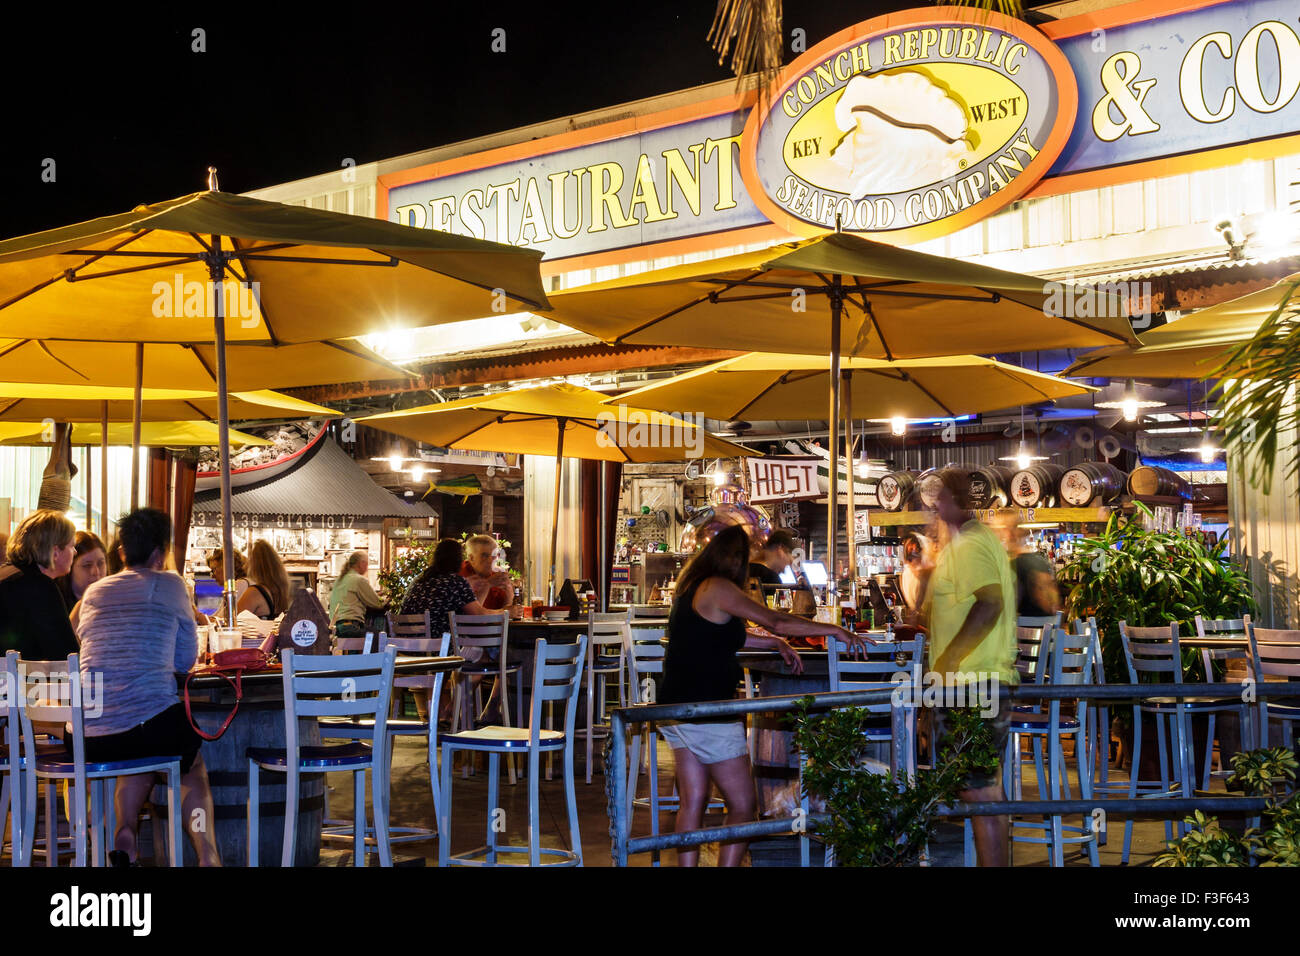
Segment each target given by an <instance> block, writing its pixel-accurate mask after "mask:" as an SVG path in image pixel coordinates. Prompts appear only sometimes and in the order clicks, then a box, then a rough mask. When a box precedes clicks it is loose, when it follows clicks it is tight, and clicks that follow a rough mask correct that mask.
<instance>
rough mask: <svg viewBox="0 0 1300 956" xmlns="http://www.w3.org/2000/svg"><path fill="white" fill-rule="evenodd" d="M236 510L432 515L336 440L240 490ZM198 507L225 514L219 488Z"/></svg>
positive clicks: (201, 496) (199, 497)
mask: <svg viewBox="0 0 1300 956" xmlns="http://www.w3.org/2000/svg"><path fill="white" fill-rule="evenodd" d="M231 504H232V509H233V510H232V513H233V514H286V515H291V514H310V515H356V516H357V517H365V518H429V517H433V516H434V515H435V514H436V512H435V511H434V510H433V508H431V507H430V506H429V505H428V504H426V503H425V502H423V501H420V502H415V503H410V504H408V503H407V502H405V501H403V500H402V499H400V498H398V497H397V496H395V495H393V494H391V493H390V492H388V491H386V490H384V489H383V488H381V487H380V486H379V485H377V484H375V482H374V481H373V480H372V479H371V478H370V476H369V475H367V474H366V473H365V472H364V471H363V470H362V469H361V466H360V465H358V464H357V463H356V462H355V461H353V460H352V458H351V457H350V456H349V455H348V453H347V452H345V451H344V450H343V449H342V448H340V447H339V446H338V444H336V443H335V442H334V440H333V439H329V438H327V439H325V440H324V441H322V442H320V443H319V445H318V446H317V447H316V449H315V451H314V453H313V454H311V455H310V456H309V457H307V458H305V460H304V461H303V462H302V463H301V464H299V465H298V466H297V467H295V468H294V469H293V470H291V471H287V472H284V473H283V474H281V475H279V476H278V477H276V478H272V479H270V480H268V481H263V482H259V483H257V484H254V485H247V486H245V487H243V488H236V489H234V491H233V493H232V495H231ZM194 511H195V512H196V513H202V514H220V513H221V498H220V495H219V493H218V492H217V490H216V489H213V490H211V491H203V492H199V493H198V494H196V495H195V496H194Z"/></svg>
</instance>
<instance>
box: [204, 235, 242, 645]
mask: <svg viewBox="0 0 1300 956" xmlns="http://www.w3.org/2000/svg"><path fill="white" fill-rule="evenodd" d="M224 271H225V268H224V265H223V262H222V258H221V237H220V236H217V235H214V236H213V237H212V252H211V253H210V254H209V256H208V272H209V275H210V276H211V279H212V290H213V294H212V303H213V316H214V322H215V323H216V325H215V329H214V331H215V338H216V353H217V428H218V430H219V434H218V435H217V442H218V445H219V449H220V458H221V550H222V562H221V569H222V575H223V576H224V577H225V579H226V580H225V582H224V584H225V589H226V626H227V627H234V626H235V582H234V580H233V575H234V573H235V549H234V546H233V538H234V535H233V533H232V529H231V520H230V408H229V405H228V403H227V393H226V322H225V316H224V315H222V310H223V307H224V305H225V302H224V296H223V295H222V292H223V289H222V283H221V280H222V274H223V273H224Z"/></svg>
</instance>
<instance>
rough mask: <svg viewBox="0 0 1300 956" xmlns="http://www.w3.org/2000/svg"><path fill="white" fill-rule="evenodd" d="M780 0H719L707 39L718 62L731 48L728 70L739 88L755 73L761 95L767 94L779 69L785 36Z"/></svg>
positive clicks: (722, 59)
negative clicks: (733, 75)
mask: <svg viewBox="0 0 1300 956" xmlns="http://www.w3.org/2000/svg"><path fill="white" fill-rule="evenodd" d="M781 7H782V0H718V9H717V12H716V13H715V14H714V15H713V25H712V26H711V27H709V35H708V37H707V38H706V39H708V41H709V42H710V43H712V44H713V49H715V50H716V51H717V52H718V63H722V62H724V61H725V60H726V58H727V52H728V50H730V51H731V72H732V73H734V74H736V86H737V88H738V89H739V88H740V87H741V86H742V85H743V84H744V82H745V78H746V77H747V76H748V75H749V74H751V73H755V74H757V77H756V79H757V82H758V88H759V91H760V96H762V95H767V91H769V90H770V89H771V87H772V84H773V82H774V81H775V80H776V78H777V74H779V73H780V72H781V52H782V47H783V45H784V41H785V35H784V34H783V32H782V29H781V17H782V9H781Z"/></svg>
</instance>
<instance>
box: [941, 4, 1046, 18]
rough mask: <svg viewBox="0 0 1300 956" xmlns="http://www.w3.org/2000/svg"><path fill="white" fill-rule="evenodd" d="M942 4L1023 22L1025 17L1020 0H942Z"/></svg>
mask: <svg viewBox="0 0 1300 956" xmlns="http://www.w3.org/2000/svg"><path fill="white" fill-rule="evenodd" d="M936 2H938V0H936ZM943 2H944V3H945V4H946V5H948V6H953V7H972V8H974V9H976V10H984V11H992V12H994V13H1001V14H1002V15H1003V16H1008V17H1015V18H1016V19H1018V20H1023V19H1024V17H1025V8H1024V6H1023V5H1022V4H1021V2H1020V0H943Z"/></svg>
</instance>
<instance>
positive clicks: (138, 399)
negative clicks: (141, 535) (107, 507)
mask: <svg viewBox="0 0 1300 956" xmlns="http://www.w3.org/2000/svg"><path fill="white" fill-rule="evenodd" d="M143 398H144V343H143V342H137V343H136V344H135V397H134V399H133V400H132V402H131V510H132V511H134V510H135V509H136V508H138V507H140V416H141V414H142V412H143V408H142V399H143Z"/></svg>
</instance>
